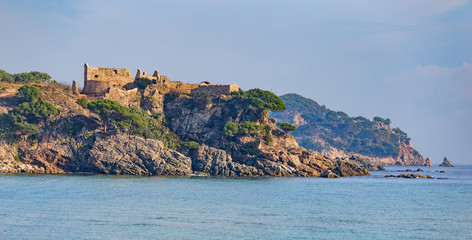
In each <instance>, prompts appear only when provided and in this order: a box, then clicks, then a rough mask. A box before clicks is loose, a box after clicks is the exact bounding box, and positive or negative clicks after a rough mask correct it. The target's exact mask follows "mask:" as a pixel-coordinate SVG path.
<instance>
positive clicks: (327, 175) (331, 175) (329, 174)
mask: <svg viewBox="0 0 472 240" xmlns="http://www.w3.org/2000/svg"><path fill="white" fill-rule="evenodd" d="M320 177H322V178H338V177H339V175H338V174H336V173H333V172H332V171H331V170H326V171H325V172H323V173H322V174H321V175H320Z"/></svg>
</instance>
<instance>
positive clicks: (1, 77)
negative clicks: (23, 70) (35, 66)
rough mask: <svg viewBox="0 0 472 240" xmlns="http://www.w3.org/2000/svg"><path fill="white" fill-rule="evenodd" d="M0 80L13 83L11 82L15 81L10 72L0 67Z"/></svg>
mask: <svg viewBox="0 0 472 240" xmlns="http://www.w3.org/2000/svg"><path fill="white" fill-rule="evenodd" d="M0 81H2V82H9V83H13V82H15V79H14V78H13V76H12V75H11V74H9V73H7V72H5V71H3V70H2V69H0Z"/></svg>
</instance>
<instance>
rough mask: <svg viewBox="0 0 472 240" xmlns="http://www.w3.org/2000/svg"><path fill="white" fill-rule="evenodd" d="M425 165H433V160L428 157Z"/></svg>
mask: <svg viewBox="0 0 472 240" xmlns="http://www.w3.org/2000/svg"><path fill="white" fill-rule="evenodd" d="M424 166H425V167H431V166H433V162H432V161H431V159H430V158H426V160H425V164H424Z"/></svg>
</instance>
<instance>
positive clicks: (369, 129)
mask: <svg viewBox="0 0 472 240" xmlns="http://www.w3.org/2000/svg"><path fill="white" fill-rule="evenodd" d="M280 98H281V99H282V100H283V101H284V102H285V104H286V106H287V109H288V110H287V111H285V112H283V113H277V112H276V113H272V116H273V117H274V118H276V119H278V121H283V122H289V123H291V124H294V125H297V124H298V129H297V130H296V131H293V133H292V134H293V135H294V136H295V137H296V138H297V139H298V142H299V144H300V145H301V146H303V147H305V148H307V149H311V150H315V151H322V150H329V149H330V148H331V147H334V148H336V149H339V150H343V151H345V152H352V153H360V154H363V155H367V156H376V157H390V156H391V157H398V156H399V155H400V146H401V145H402V144H403V145H409V143H410V138H409V137H408V135H407V134H406V133H405V132H403V131H402V130H400V129H399V128H394V129H391V128H390V126H389V124H390V122H391V121H390V119H388V118H387V119H384V118H381V117H375V118H374V121H370V120H368V119H366V118H364V117H349V116H348V115H347V114H346V113H344V112H340V111H338V112H336V111H333V110H330V109H328V108H326V107H325V106H321V105H319V104H318V103H317V102H315V101H313V100H311V99H307V98H304V97H302V96H300V95H297V94H286V95H283V96H281V97H280ZM295 115H298V116H299V117H301V119H303V120H304V123H300V121H299V120H300V118H298V119H296V118H295V117H294V116H295ZM414 154H416V155H417V156H418V157H420V156H421V155H420V154H419V153H418V152H416V151H414Z"/></svg>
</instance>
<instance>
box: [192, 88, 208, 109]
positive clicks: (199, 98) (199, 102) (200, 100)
mask: <svg viewBox="0 0 472 240" xmlns="http://www.w3.org/2000/svg"><path fill="white" fill-rule="evenodd" d="M190 96H191V97H192V100H193V104H194V107H197V108H205V106H207V105H208V104H210V103H211V96H210V94H208V93H206V92H192V93H191V94H190Z"/></svg>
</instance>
